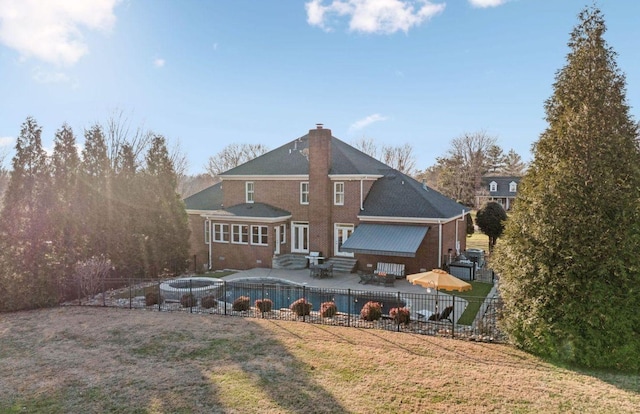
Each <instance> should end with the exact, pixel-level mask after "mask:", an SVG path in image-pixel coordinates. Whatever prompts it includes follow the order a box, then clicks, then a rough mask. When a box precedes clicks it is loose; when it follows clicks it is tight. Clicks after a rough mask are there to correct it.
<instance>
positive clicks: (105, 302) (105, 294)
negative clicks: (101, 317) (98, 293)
mask: <svg viewBox="0 0 640 414" xmlns="http://www.w3.org/2000/svg"><path fill="white" fill-rule="evenodd" d="M106 296H107V292H105V288H104V277H103V278H102V306H103V307H105V306H107V299H106Z"/></svg>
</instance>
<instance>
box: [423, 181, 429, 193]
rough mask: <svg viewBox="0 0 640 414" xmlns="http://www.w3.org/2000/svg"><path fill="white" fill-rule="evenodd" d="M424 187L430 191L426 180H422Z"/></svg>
mask: <svg viewBox="0 0 640 414" xmlns="http://www.w3.org/2000/svg"><path fill="white" fill-rule="evenodd" d="M422 189H423V190H424V191H429V187H427V182H426V181H425V180H422Z"/></svg>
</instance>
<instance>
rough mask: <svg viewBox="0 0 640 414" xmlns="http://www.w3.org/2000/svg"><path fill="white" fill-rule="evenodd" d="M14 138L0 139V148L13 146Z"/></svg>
mask: <svg viewBox="0 0 640 414" xmlns="http://www.w3.org/2000/svg"><path fill="white" fill-rule="evenodd" d="M14 142H15V138H13V137H0V147H8V146H10V145H13V143H14Z"/></svg>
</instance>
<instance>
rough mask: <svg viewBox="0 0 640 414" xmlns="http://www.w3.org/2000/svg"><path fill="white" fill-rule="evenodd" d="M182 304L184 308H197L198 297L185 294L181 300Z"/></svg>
mask: <svg viewBox="0 0 640 414" xmlns="http://www.w3.org/2000/svg"><path fill="white" fill-rule="evenodd" d="M180 304H181V305H182V307H184V308H190V307H192V306H196V305H197V304H198V299H196V297H195V296H193V294H192V293H185V294H184V295H182V297H181V298H180Z"/></svg>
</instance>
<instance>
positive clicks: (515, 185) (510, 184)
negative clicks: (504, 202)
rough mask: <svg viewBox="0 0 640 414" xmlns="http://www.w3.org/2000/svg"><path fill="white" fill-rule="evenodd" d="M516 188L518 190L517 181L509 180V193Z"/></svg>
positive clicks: (513, 191)
mask: <svg viewBox="0 0 640 414" xmlns="http://www.w3.org/2000/svg"><path fill="white" fill-rule="evenodd" d="M516 190H518V183H516V182H515V181H511V182H510V183H509V192H510V193H515V192H516Z"/></svg>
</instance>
